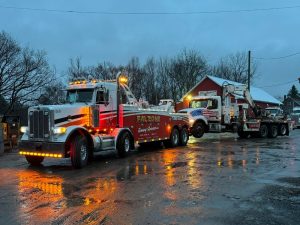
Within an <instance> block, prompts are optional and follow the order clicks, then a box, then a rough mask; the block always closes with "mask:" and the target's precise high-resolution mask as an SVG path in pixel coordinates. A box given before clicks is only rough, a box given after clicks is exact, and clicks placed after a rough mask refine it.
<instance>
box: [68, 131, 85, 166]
mask: <svg viewBox="0 0 300 225" xmlns="http://www.w3.org/2000/svg"><path fill="white" fill-rule="evenodd" d="M88 155H89V152H88V145H87V140H86V138H85V137H84V136H83V135H78V136H75V138H74V139H73V140H72V142H71V162H72V166H73V167H74V168H76V169H80V168H82V167H84V166H85V165H86V164H87V162H88Z"/></svg>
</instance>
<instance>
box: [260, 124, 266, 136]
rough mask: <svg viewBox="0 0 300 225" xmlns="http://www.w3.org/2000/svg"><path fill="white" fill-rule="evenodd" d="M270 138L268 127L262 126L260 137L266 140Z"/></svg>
mask: <svg viewBox="0 0 300 225" xmlns="http://www.w3.org/2000/svg"><path fill="white" fill-rule="evenodd" d="M267 136H268V127H267V125H266V124H262V125H261V126H260V128H259V137H261V138H266V137H267Z"/></svg>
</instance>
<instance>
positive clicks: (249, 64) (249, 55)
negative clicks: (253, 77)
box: [248, 51, 251, 92]
mask: <svg viewBox="0 0 300 225" xmlns="http://www.w3.org/2000/svg"><path fill="white" fill-rule="evenodd" d="M250 74H251V51H248V90H249V92H250Z"/></svg>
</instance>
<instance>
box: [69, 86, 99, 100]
mask: <svg viewBox="0 0 300 225" xmlns="http://www.w3.org/2000/svg"><path fill="white" fill-rule="evenodd" d="M93 92H94V89H77V90H68V93H67V102H69V103H75V102H91V101H92V98H93Z"/></svg>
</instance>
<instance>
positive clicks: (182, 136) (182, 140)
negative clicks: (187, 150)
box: [179, 127, 189, 146]
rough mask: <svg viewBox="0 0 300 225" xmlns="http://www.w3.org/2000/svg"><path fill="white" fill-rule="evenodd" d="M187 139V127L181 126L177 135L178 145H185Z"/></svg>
mask: <svg viewBox="0 0 300 225" xmlns="http://www.w3.org/2000/svg"><path fill="white" fill-rule="evenodd" d="M188 141H189V132H188V130H187V128H185V127H183V128H182V129H181V131H180V135H179V145H180V146H186V145H187V143H188Z"/></svg>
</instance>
